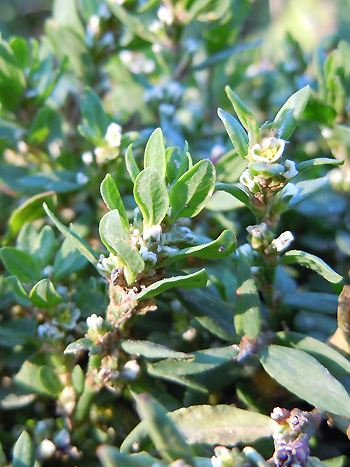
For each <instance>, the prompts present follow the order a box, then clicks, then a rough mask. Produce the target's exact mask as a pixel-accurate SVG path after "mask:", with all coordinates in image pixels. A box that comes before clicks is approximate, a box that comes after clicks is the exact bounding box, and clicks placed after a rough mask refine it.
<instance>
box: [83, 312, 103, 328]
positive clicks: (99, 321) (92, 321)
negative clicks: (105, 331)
mask: <svg viewBox="0 0 350 467" xmlns="http://www.w3.org/2000/svg"><path fill="white" fill-rule="evenodd" d="M103 322H104V320H103V318H102V316H97V315H96V314H95V313H94V314H93V315H91V316H89V317H88V318H87V319H86V324H87V327H88V330H89V331H99V330H100V329H101V328H102V327H103Z"/></svg>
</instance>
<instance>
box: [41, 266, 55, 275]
mask: <svg viewBox="0 0 350 467" xmlns="http://www.w3.org/2000/svg"><path fill="white" fill-rule="evenodd" d="M52 273H53V266H51V265H49V266H46V267H45V268H44V269H43V275H44V276H45V277H50V276H51V275H52Z"/></svg>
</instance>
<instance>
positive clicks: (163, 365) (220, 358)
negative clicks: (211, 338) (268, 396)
mask: <svg viewBox="0 0 350 467" xmlns="http://www.w3.org/2000/svg"><path fill="white" fill-rule="evenodd" d="M237 355H238V350H237V349H236V348H234V347H233V346H228V347H217V348H213V349H205V350H200V351H197V352H194V354H193V356H192V357H193V360H184V359H182V360H179V359H177V358H168V359H166V360H161V361H159V362H156V363H152V364H148V365H147V372H148V374H149V375H151V376H154V377H156V378H162V379H165V380H168V381H172V382H174V383H177V384H181V385H183V386H187V387H189V388H191V389H194V390H196V391H200V392H203V388H204V390H205V391H206V392H208V390H210V389H211V387H212V382H213V381H212V380H213V379H215V384H216V383H217V380H218V378H217V376H216V375H218V373H219V372H220V371H222V372H224V371H225V370H224V368H223V367H224V366H226V368H227V369H228V368H229V367H231V368H232V363H233V362H234V360H235V359H236V357H237ZM214 370H216V373H213V371H214ZM201 376H202V378H200V377H201ZM225 383H226V381H225ZM225 383H224V384H225Z"/></svg>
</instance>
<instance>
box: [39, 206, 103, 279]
mask: <svg viewBox="0 0 350 467" xmlns="http://www.w3.org/2000/svg"><path fill="white" fill-rule="evenodd" d="M44 209H45V211H46V213H47V215H48V216H49V217H50V219H51V220H52V221H53V223H54V224H55V226H56V227H57V228H58V230H59V231H60V232H61V233H62V234H63V235H64V236H65V237H66V238H69V239H70V240H71V241H72V243H73V244H74V245H75V247H76V248H77V250H79V251H80V253H81V254H82V255H83V256H85V258H86V259H87V260H88V261H90V263H91V264H93V265H94V266H95V267H96V269H97V270H98V268H97V255H96V253H95V252H94V250H93V249H92V248H91V247H90V245H89V244H88V243H87V242H86V241H85V240H83V239H82V238H81V237H80V236H79V235H78V234H77V233H76V232H74V231H73V230H71V229H69V228H68V227H66V226H65V225H64V224H62V222H60V221H59V220H58V219H57V218H56V216H55V215H54V214H53V213H52V212H51V211H50V209H49V208H48V206H47V204H46V203H44Z"/></svg>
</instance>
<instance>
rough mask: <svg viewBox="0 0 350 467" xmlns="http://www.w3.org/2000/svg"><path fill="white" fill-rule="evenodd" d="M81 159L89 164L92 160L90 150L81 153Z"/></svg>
mask: <svg viewBox="0 0 350 467" xmlns="http://www.w3.org/2000/svg"><path fill="white" fill-rule="evenodd" d="M81 159H82V161H83V162H84V164H85V165H90V164H92V162H93V161H94V156H93V154H92V152H91V151H85V152H83V154H82V155H81Z"/></svg>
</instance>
